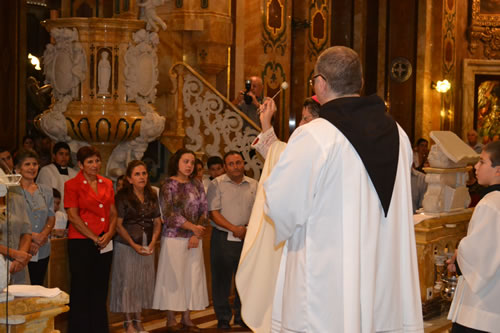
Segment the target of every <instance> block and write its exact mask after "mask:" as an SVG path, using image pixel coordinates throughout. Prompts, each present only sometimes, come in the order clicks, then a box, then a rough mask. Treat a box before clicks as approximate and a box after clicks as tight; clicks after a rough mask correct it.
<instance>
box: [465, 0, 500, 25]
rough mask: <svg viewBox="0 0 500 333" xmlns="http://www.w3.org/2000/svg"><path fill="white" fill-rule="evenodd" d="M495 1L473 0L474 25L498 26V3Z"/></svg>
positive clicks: (499, 20) (499, 17)
mask: <svg viewBox="0 0 500 333" xmlns="http://www.w3.org/2000/svg"><path fill="white" fill-rule="evenodd" d="M492 2H493V1H487V0H472V25H473V26H490V27H497V26H499V25H500V12H498V5H496V4H493V3H492Z"/></svg>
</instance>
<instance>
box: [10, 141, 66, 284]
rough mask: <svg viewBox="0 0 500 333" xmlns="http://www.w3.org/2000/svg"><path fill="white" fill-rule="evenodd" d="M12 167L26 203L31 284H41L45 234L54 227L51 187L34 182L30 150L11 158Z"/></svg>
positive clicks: (35, 165)
mask: <svg viewBox="0 0 500 333" xmlns="http://www.w3.org/2000/svg"><path fill="white" fill-rule="evenodd" d="M14 164H15V169H16V172H17V173H18V174H20V175H21V176H22V178H21V183H20V185H21V193H22V195H23V198H24V200H25V203H26V208H27V210H26V212H27V213H28V217H29V220H30V222H31V229H32V230H31V231H32V233H31V247H30V254H31V255H32V258H31V262H30V263H29V264H28V270H29V275H30V280H31V284H33V285H43V281H44V280H45V274H46V273H47V267H48V265H49V256H50V240H49V236H50V233H51V232H52V229H53V228H54V224H55V221H56V220H55V214H54V200H53V197H52V188H50V187H49V186H47V185H44V184H37V183H35V179H36V177H37V175H38V168H39V164H38V155H37V154H36V153H35V152H34V151H32V150H23V151H20V152H18V153H17V154H16V157H15V158H14Z"/></svg>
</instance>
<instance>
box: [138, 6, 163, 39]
mask: <svg viewBox="0 0 500 333" xmlns="http://www.w3.org/2000/svg"><path fill="white" fill-rule="evenodd" d="M164 2H165V0H146V1H144V2H143V3H139V4H137V6H139V7H143V8H144V15H143V16H142V17H141V19H142V20H144V21H146V29H147V30H150V31H158V30H159V28H158V25H160V26H161V28H162V29H163V30H167V25H166V24H165V22H164V21H163V20H162V19H161V18H160V17H159V16H158V15H157V14H156V7H158V6H160V5H163V3H164Z"/></svg>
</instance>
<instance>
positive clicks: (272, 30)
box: [234, 0, 292, 139]
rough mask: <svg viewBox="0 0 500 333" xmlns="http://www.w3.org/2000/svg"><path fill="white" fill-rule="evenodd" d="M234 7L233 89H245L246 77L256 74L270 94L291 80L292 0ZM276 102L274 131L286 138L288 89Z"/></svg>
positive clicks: (259, 0)
mask: <svg viewBox="0 0 500 333" xmlns="http://www.w3.org/2000/svg"><path fill="white" fill-rule="evenodd" d="M236 6H237V8H236V12H237V18H238V19H237V20H236V25H237V26H236V36H237V38H236V40H235V45H234V47H235V48H236V57H237V63H236V64H235V71H236V73H235V82H234V85H235V91H240V90H244V80H245V78H248V77H250V76H253V75H255V76H260V77H261V78H262V81H263V83H264V92H263V94H264V96H273V95H274V94H275V93H276V92H277V91H279V89H280V86H281V83H282V82H284V81H287V82H290V80H291V47H292V40H291V32H292V30H291V16H292V1H291V0H249V1H245V2H244V3H243V2H237V3H236ZM243 16H244V17H243ZM239 18H242V19H241V20H240V19H239ZM238 50H239V51H238ZM275 102H276V104H277V107H278V110H279V112H278V113H277V114H276V116H275V121H274V126H275V130H276V133H277V134H278V136H279V137H280V138H282V139H286V138H288V119H289V112H290V109H289V107H290V89H287V90H285V91H283V92H281V93H280V94H279V95H278V97H276V99H275Z"/></svg>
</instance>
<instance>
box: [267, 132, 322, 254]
mask: <svg viewBox="0 0 500 333" xmlns="http://www.w3.org/2000/svg"><path fill="white" fill-rule="evenodd" d="M311 125H312V124H311ZM310 128H311V127H310V126H301V127H299V128H297V129H296V130H295V132H294V133H293V135H292V136H291V137H290V141H289V142H288V145H287V147H286V149H285V151H284V152H283V154H282V155H281V158H280V160H279V162H278V164H277V165H276V166H275V168H274V169H273V171H272V173H271V175H270V176H269V178H268V180H267V181H266V182H265V183H264V191H265V194H266V204H265V208H264V209H265V210H264V211H265V213H266V214H267V215H268V216H269V217H270V218H271V219H272V220H273V221H274V223H275V228H276V239H275V244H279V243H280V242H282V241H284V240H287V239H289V238H290V237H291V236H292V235H293V233H294V231H295V229H296V228H297V227H300V226H302V225H303V224H304V223H305V222H306V221H307V218H308V216H310V215H311V210H312V208H313V207H312V203H313V198H314V196H315V194H316V189H317V184H318V182H320V181H321V171H322V166H323V165H324V163H325V160H326V155H327V153H326V151H325V150H324V147H323V146H321V145H320V144H319V143H318V139H319V138H318V137H317V135H314V133H313V131H311V129H310ZM313 128H314V126H313Z"/></svg>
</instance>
